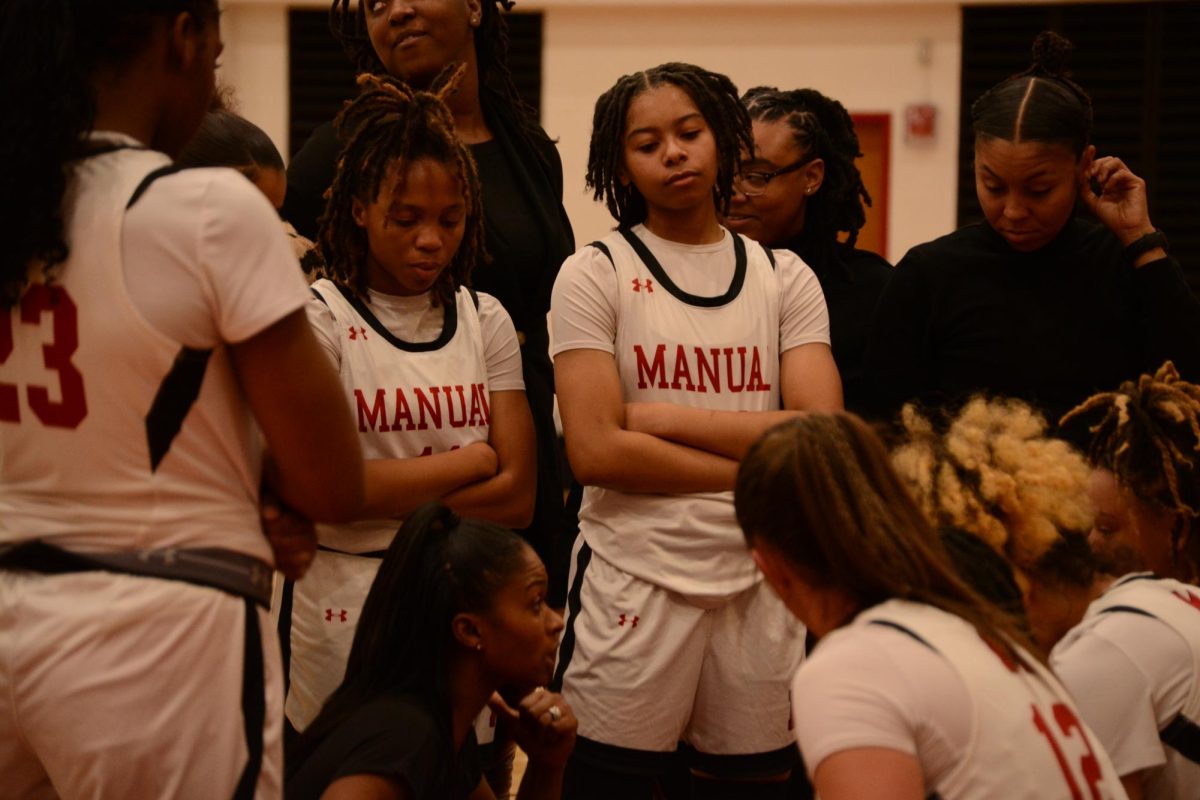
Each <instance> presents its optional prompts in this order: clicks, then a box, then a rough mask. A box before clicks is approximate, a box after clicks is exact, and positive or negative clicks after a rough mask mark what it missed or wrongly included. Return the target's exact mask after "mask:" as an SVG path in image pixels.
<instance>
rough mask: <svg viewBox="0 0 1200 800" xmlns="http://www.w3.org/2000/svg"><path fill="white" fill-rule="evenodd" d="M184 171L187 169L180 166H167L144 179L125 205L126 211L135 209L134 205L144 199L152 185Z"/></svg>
mask: <svg viewBox="0 0 1200 800" xmlns="http://www.w3.org/2000/svg"><path fill="white" fill-rule="evenodd" d="M183 169H187V168H186V167H183V166H180V165H179V164H167V165H165V166H162V167H159V168H158V169H156V170H153V171H152V172H150V174H148V175H147V176H146V177H144V178H142V182H141V183H139V184H138V186H137V188H136V189H134V190H133V195H132V196H131V197H130V198H129V202H128V203H126V204H125V210H126V211H128V210H129V209H131V208H133V204H134V203H136V202H137V201H138V200H140V199H142V195H143V194H145V193H146V190H147V189H149V188H150V184H152V183H154V182H155V181H156V180H158V179H159V178H161V177H163V176H164V175H171V174H174V173H176V172H179V171H180V170H183Z"/></svg>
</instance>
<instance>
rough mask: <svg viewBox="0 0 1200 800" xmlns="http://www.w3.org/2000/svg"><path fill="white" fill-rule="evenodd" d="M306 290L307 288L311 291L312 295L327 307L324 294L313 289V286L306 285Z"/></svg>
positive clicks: (327, 302)
mask: <svg viewBox="0 0 1200 800" xmlns="http://www.w3.org/2000/svg"><path fill="white" fill-rule="evenodd" d="M308 290H309V291H310V292H312V296H313V297H315V298H317V299H318V300H320V301H321V303H322V304H323V305H324V306H325V307H326V308H329V301H328V300H326V299H325V295H323V294H321V293H320V292H318V291H317V290H316V289H314V288H313V287H311V286H310V287H308Z"/></svg>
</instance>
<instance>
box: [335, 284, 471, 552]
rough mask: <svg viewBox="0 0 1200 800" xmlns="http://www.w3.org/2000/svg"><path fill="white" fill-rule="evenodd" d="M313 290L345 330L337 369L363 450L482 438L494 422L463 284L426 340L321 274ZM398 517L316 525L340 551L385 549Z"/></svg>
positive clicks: (379, 453) (409, 451) (375, 454)
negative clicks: (399, 330) (396, 326)
mask: <svg viewBox="0 0 1200 800" xmlns="http://www.w3.org/2000/svg"><path fill="white" fill-rule="evenodd" d="M312 289H313V291H314V292H315V293H316V294H318V295H319V296H320V298H321V299H322V300H323V301H324V302H325V304H326V305H327V306H328V308H329V310H330V312H331V313H332V314H333V317H334V319H335V320H336V321H337V325H338V328H339V330H340V331H341V333H342V348H341V353H342V359H341V369H340V370H339V377H340V378H341V381H342V386H343V387H344V388H345V390H346V398H347V400H348V401H349V404H350V409H351V412H352V413H353V414H354V419H355V424H356V426H357V428H358V441H359V443H360V444H361V445H362V450H363V457H364V458H367V459H372V458H415V457H417V456H422V455H431V454H433V453H444V452H447V451H449V450H456V449H458V448H460V447H463V446H464V445H468V444H471V443H473V442H486V441H487V439H488V429H489V426H490V424H491V408H490V406H489V404H488V401H489V396H488V378H487V364H486V362H485V359H484V343H483V334H482V331H481V329H480V324H479V309H478V308H477V307H476V303H475V298H474V297H472V295H471V292H470V291H469V290H468V289H465V288H462V289H459V290H458V293H457V294H456V296H455V302H454V303H453V304H452V305H448V306H447V307H446V308H445V316H444V319H443V324H442V333H441V335H440V336H438V337H437V339H435V340H433V341H431V342H419V343H413V342H406V341H403V340H401V339H400V338H398V337H396V336H395V335H393V334H392V333H391V332H390V331H389V330H388V329H387V328H386V327H384V325H383V324H382V323H381V322H380V321H379V320H378V319H377V318H376V317H375V315H374V314H373V313H371V310H370V308H368V306H367V305H366V303H364V302H363V301H362V300H361V299H359V298H357V297H354V296H353V295H352V294H351V293H350V292H348V291H346V290H343V289H339V288H338V287H337V286H336V285H335V284H334V283H332V282H331V281H329V280H326V279H322V280H319V281H317V282H316V283H314V284H313V286H312ZM399 524H400V523H399V521H398V520H395V519H390V520H364V521H360V522H355V523H348V524H344V525H318V526H317V531H318V534H319V537H320V541H321V543H322V544H323V545H325V546H327V547H330V548H332V549H334V550H340V551H342V552H345V553H365V552H370V551H373V550H384V549H386V548H387V546H388V545H389V544H391V541H392V536H393V535H394V534H395V533H396V529H397V528H398V527H399Z"/></svg>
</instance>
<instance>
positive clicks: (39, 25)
mask: <svg viewBox="0 0 1200 800" xmlns="http://www.w3.org/2000/svg"><path fill="white" fill-rule="evenodd" d="M181 12H188V13H191V14H192V15H193V16H194V17H195V19H196V24H197V25H198V26H201V27H202V26H204V25H206V24H210V20H213V19H215V13H216V2H215V0H155V1H152V0H106V1H105V2H99V1H98V0H5V3H4V13H3V14H2V15H0V48H2V50H3V52H4V54H5V58H4V66H3V67H0V69H2V70H3V73H2V75H0V83H2V84H3V86H4V93H5V96H4V103H3V104H2V107H0V186H4V187H5V188H6V190H5V191H4V192H2V193H0V220H3V221H4V234H5V235H4V247H3V248H2V249H0V308H8V307H11V306H12V305H13V304H14V303H16V302H17V299H18V298H19V297H20V295H21V293H22V292H23V291H24V289H25V285H26V282H27V280H28V275H29V265H30V262H31V261H36V262H40V264H41V271H42V275H43V276H44V277H45V278H46V279H50V278H51V277H52V275H53V269H54V267H55V266H56V265H58V264H61V263H62V262H63V261H65V260H66V259H67V256H68V254H69V247H68V243H67V241H66V238H65V232H64V229H63V227H64V226H63V223H64V220H63V209H62V205H63V196H64V195H65V193H66V190H67V183H68V181H69V179H70V177H71V170H72V162H73V161H74V160H75V159H77V158H79V157H80V156H82V155H84V144H83V139H84V136H85V135H86V134H87V133H88V132H89V131H90V130H91V129H92V125H93V121H94V120H95V116H96V98H95V96H94V92H93V90H92V87H91V84H90V81H89V76H90V75H91V73H92V71H93V70H94V69H95V68H96V66H97V65H99V64H102V63H104V64H113V65H120V64H122V63H125V62H127V61H129V60H130V59H132V58H134V57H135V56H136V55H137V54H138V53H140V52H141V51H142V49H143V48H144V47H145V46H146V41H147V39H148V37H149V35H150V32H151V31H152V29H153V25H154V23H155V22H156V20H158V19H160V18H162V17H164V16H167V15H170V14H178V13H181ZM77 31H81V32H86V35H76V32H77Z"/></svg>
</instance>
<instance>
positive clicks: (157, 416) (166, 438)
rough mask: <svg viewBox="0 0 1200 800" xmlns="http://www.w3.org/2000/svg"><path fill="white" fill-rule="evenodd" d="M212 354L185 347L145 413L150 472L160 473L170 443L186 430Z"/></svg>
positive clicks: (164, 377) (180, 351) (209, 351)
mask: <svg viewBox="0 0 1200 800" xmlns="http://www.w3.org/2000/svg"><path fill="white" fill-rule="evenodd" d="M211 355H212V350H196V349H193V348H191V347H183V348H181V349H180V350H179V354H178V355H177V356H175V363H174V364H172V365H171V370H170V371H169V372H168V373H167V374H166V375H165V376H163V379H162V383H160V384H159V385H158V392H157V393H155V395H154V402H153V403H152V404H151V405H150V410H149V411H148V412H147V413H146V444H147V445H149V448H150V471H151V472H154V471H155V470H157V469H158V465H159V464H160V463H162V460H163V458H164V457H165V456H166V455H167V451H168V450H170V449H171V443H172V442H173V441H175V437H176V436H177V435H178V434H179V429H180V428H182V427H183V420H184V419H185V418H186V417H187V415H188V412H189V411H191V410H192V406H193V405H194V404H195V402H196V398H197V397H198V396H199V395H200V385H201V384H202V383H204V373H205V372H206V371H207V370H208V359H209V357H210V356H211Z"/></svg>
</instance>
